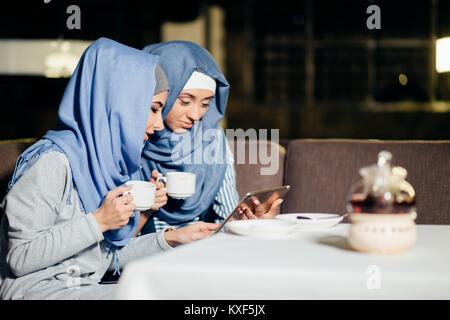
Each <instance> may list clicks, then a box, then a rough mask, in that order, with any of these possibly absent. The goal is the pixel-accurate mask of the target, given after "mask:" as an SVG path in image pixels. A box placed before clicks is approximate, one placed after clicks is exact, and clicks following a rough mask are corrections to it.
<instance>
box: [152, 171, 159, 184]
mask: <svg viewBox="0 0 450 320" xmlns="http://www.w3.org/2000/svg"><path fill="white" fill-rule="evenodd" d="M159 176H161V174H160V173H159V172H158V170H156V169H155V170H153V171H152V176H151V177H150V182H153V183H155V182H156V179H158V177H159Z"/></svg>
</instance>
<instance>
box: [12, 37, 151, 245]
mask: <svg viewBox="0 0 450 320" xmlns="http://www.w3.org/2000/svg"><path fill="white" fill-rule="evenodd" d="M157 62H158V57H156V56H153V55H149V54H148V53H146V52H143V51H142V50H137V49H133V48H130V47H127V46H125V45H122V44H120V43H118V42H115V41H113V40H109V39H106V38H100V39H99V40H97V41H95V42H94V43H93V44H92V45H90V46H89V47H88V48H87V49H86V51H85V52H84V53H83V55H82V57H81V59H80V61H79V63H78V66H77V68H76V69H75V71H74V73H73V75H72V77H71V79H70V81H69V83H68V85H67V88H66V90H65V92H64V96H63V98H62V101H61V104H60V106H59V111H58V123H57V129H56V130H55V131H53V130H52V131H48V132H47V134H46V135H45V136H44V137H43V138H42V139H41V140H39V141H38V142H37V143H36V144H34V145H33V146H31V147H30V148H29V149H27V150H26V151H25V152H24V153H23V154H22V155H21V156H20V157H19V159H18V162H17V165H16V168H15V171H14V174H13V179H12V180H11V182H10V184H9V186H8V190H9V189H10V188H11V187H12V186H13V184H14V183H15V182H16V181H17V180H18V179H19V178H20V177H21V176H22V175H23V174H24V173H25V171H26V170H27V169H28V168H30V167H31V166H32V165H33V163H34V162H35V161H36V160H37V158H38V157H39V155H41V154H43V153H45V152H48V151H49V150H57V151H60V152H63V153H64V154H65V155H66V156H67V158H68V160H69V163H70V168H71V172H72V178H73V183H74V185H75V187H76V189H77V192H78V194H79V197H80V202H81V205H82V207H83V209H84V211H85V212H86V213H90V212H93V211H95V210H97V209H98V208H99V207H100V205H101V204H102V202H103V199H104V197H105V196H106V194H107V193H108V192H109V191H110V190H112V189H115V188H117V187H118V186H121V185H123V184H124V183H125V182H127V181H129V180H135V179H138V180H139V179H141V174H140V170H139V169H140V159H141V153H142V148H143V146H144V144H143V139H144V134H145V127H146V123H147V118H148V116H149V112H150V108H151V103H152V99H153V92H154V88H155V83H156V81H155V67H156V64H157ZM138 222H139V212H138V211H136V214H135V216H134V218H130V221H129V223H128V225H126V226H124V227H122V228H120V229H117V230H110V231H107V232H105V233H104V236H105V239H107V240H108V241H109V242H110V243H112V244H114V245H116V246H123V245H125V244H127V243H128V241H129V240H130V239H131V238H132V237H133V235H134V232H135V230H136V229H137V226H138Z"/></svg>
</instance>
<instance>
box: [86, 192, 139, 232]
mask: <svg viewBox="0 0 450 320" xmlns="http://www.w3.org/2000/svg"><path fill="white" fill-rule="evenodd" d="M130 190H131V188H130V187H126V186H121V187H118V188H116V189H113V190H111V191H110V192H108V194H107V195H106V197H105V199H104V200H103V203H102V205H101V206H100V208H98V209H97V210H95V211H94V213H93V214H94V218H95V220H97V223H98V225H99V227H100V230H101V231H102V232H105V231H108V230H115V229H119V228H122V227H123V226H126V225H127V224H128V220H129V219H130V217H133V216H134V210H136V205H135V204H134V202H133V196H132V195H131V194H126V195H124V196H122V197H119V196H120V195H122V194H123V193H124V192H125V191H130Z"/></svg>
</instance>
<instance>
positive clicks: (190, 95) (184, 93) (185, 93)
mask: <svg viewBox="0 0 450 320" xmlns="http://www.w3.org/2000/svg"><path fill="white" fill-rule="evenodd" d="M183 95H186V96H189V97H191V98H193V99H195V98H196V96H194V95H193V94H190V93H187V92H183V93H181V94H180V96H183ZM212 98H214V95H212V96H210V97H207V98H204V99H203V100H207V99H212Z"/></svg>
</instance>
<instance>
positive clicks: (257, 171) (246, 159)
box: [228, 140, 286, 197]
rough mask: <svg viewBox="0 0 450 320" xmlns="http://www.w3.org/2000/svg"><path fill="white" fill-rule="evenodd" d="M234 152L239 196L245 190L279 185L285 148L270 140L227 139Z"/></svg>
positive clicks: (245, 191) (281, 181) (282, 174)
mask: <svg viewBox="0 0 450 320" xmlns="http://www.w3.org/2000/svg"><path fill="white" fill-rule="evenodd" d="M228 144H229V145H230V147H231V150H232V151H233V153H234V167H235V170H236V186H237V190H238V193H239V197H242V196H244V195H245V194H246V193H247V192H250V191H254V190H259V189H265V188H270V187H277V186H281V185H282V183H283V176H284V161H285V155H286V149H285V148H284V147H282V146H281V145H279V144H277V143H275V142H270V141H255V140H229V141H228Z"/></svg>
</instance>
